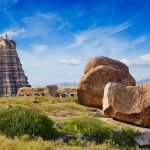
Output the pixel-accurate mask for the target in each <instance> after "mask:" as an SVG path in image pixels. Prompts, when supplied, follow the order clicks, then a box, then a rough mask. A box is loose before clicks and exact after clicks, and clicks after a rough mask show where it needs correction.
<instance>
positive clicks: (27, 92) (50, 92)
mask: <svg viewBox="0 0 150 150" xmlns="http://www.w3.org/2000/svg"><path fill="white" fill-rule="evenodd" d="M57 89H58V87H57V86H56V85H48V86H45V87H37V88H31V87H22V88H20V89H19V90H18V93H17V95H18V96H52V97H56V96H57Z"/></svg>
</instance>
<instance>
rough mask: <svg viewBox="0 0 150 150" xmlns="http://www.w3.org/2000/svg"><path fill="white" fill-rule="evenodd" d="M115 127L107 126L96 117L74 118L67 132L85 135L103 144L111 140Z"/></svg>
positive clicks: (67, 127)
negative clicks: (111, 133)
mask: <svg viewBox="0 0 150 150" xmlns="http://www.w3.org/2000/svg"><path fill="white" fill-rule="evenodd" d="M113 130H114V127H113V126H110V125H106V124H105V123H103V122H102V121H100V120H98V119H96V118H94V117H80V118H72V119H70V121H69V122H68V125H66V127H65V131H66V132H72V133H83V134H84V135H85V136H87V137H89V139H91V140H93V139H94V141H96V142H98V143H102V142H104V141H105V140H107V139H109V138H110V132H112V131H113Z"/></svg>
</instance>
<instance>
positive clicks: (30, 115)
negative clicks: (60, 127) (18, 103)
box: [0, 107, 54, 139]
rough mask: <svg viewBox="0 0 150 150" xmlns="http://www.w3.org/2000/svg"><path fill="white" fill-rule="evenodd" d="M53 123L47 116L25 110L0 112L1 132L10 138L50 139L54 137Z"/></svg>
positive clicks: (15, 109)
mask: <svg viewBox="0 0 150 150" xmlns="http://www.w3.org/2000/svg"><path fill="white" fill-rule="evenodd" d="M52 126H53V122H52V121H51V119H49V118H48V117H47V116H45V115H42V114H40V113H38V112H35V111H32V110H29V109H25V108H20V107H18V108H12V109H7V110H3V111H1V112H0V132H1V133H2V134H5V135H6V136H8V137H12V138H14V137H15V136H22V135H25V134H27V135H29V136H30V137H33V136H39V137H42V138H43V139H50V138H52V137H53V136H54V129H53V127H52Z"/></svg>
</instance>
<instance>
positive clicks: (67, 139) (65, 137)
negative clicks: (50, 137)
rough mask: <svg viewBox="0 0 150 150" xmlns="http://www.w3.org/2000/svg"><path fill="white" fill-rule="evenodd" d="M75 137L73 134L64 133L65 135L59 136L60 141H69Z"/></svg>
mask: <svg viewBox="0 0 150 150" xmlns="http://www.w3.org/2000/svg"><path fill="white" fill-rule="evenodd" d="M74 138H75V137H74V136H73V135H63V136H60V137H59V139H58V140H59V141H62V142H68V141H70V140H73V139H74Z"/></svg>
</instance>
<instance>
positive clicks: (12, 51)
mask: <svg viewBox="0 0 150 150" xmlns="http://www.w3.org/2000/svg"><path fill="white" fill-rule="evenodd" d="M29 86H30V85H29V83H28V79H27V77H26V76H25V74H24V71H23V69H22V64H21V63H20V59H19V57H18V54H17V51H16V43H15V42H14V41H13V40H10V39H8V37H7V34H6V37H5V38H2V37H1V38H0V96H16V94H17V91H18V89H19V88H21V87H29Z"/></svg>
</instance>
